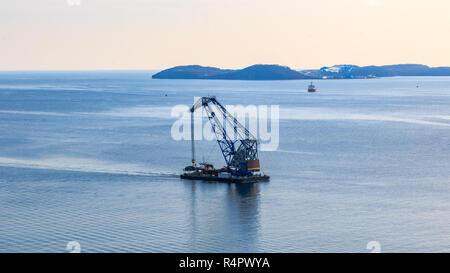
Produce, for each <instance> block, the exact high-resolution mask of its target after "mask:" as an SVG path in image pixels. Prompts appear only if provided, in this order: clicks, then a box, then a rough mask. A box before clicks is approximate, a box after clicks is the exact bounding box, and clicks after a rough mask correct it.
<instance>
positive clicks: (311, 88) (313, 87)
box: [308, 82, 316, 93]
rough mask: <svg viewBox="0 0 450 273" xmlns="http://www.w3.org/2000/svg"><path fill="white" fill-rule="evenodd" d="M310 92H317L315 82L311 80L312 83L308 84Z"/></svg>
mask: <svg viewBox="0 0 450 273" xmlns="http://www.w3.org/2000/svg"><path fill="white" fill-rule="evenodd" d="M308 92H310V93H314V92H316V87H315V86H314V84H313V83H312V82H311V84H310V85H309V86H308Z"/></svg>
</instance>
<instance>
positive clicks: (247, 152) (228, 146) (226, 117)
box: [190, 97, 260, 176]
mask: <svg viewBox="0 0 450 273" xmlns="http://www.w3.org/2000/svg"><path fill="white" fill-rule="evenodd" d="M213 106H214V107H215V110H213V108H212V107H213ZM201 107H203V109H204V110H205V112H206V114H207V117H208V120H209V122H210V123H211V127H212V130H213V132H214V134H215V135H216V140H217V143H218V145H219V147H220V150H221V152H222V155H223V157H224V159H225V162H226V164H227V170H228V172H229V173H231V174H232V175H234V176H252V175H253V173H254V172H258V171H260V164H259V158H258V140H257V139H256V138H255V137H254V136H253V135H252V134H251V133H250V131H249V130H248V129H247V128H245V126H243V125H242V124H241V123H239V121H238V120H237V119H236V118H235V117H234V116H233V115H231V114H230V113H229V112H228V111H227V110H226V108H225V107H224V106H223V105H222V104H220V103H219V102H218V101H217V100H216V98H215V97H203V98H201V99H199V100H198V101H197V102H196V103H195V104H194V105H193V106H192V108H191V109H190V112H191V115H192V116H193V113H194V112H195V110H197V109H199V108H201ZM216 113H218V114H221V115H222V116H223V120H222V121H221V120H219V118H218V115H217V114H216ZM191 122H192V123H193V118H191ZM224 124H225V125H224ZM226 124H229V125H232V126H233V130H232V131H234V135H235V137H234V138H233V137H231V136H230V135H228V132H227V130H226ZM191 128H193V124H191ZM192 130H193V129H192ZM191 136H192V161H193V164H194V165H195V147H194V138H193V133H191Z"/></svg>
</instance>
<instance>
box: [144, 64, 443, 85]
mask: <svg viewBox="0 0 450 273" xmlns="http://www.w3.org/2000/svg"><path fill="white" fill-rule="evenodd" d="M396 76H450V67H429V66H426V65H421V64H398V65H385V66H363V67H360V66H357V65H334V66H329V67H322V68H320V69H310V70H298V71H296V70H293V69H291V68H289V67H287V66H281V65H275V64H256V65H252V66H249V67H246V68H244V69H221V68H216V67H208V66H200V65H186V66H176V67H173V68H170V69H166V70H163V71H161V72H158V73H156V74H155V75H153V76H152V78H153V79H205V80H255V81H274V80H302V79H370V78H379V77H396Z"/></svg>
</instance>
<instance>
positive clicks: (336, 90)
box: [0, 72, 450, 252]
mask: <svg viewBox="0 0 450 273" xmlns="http://www.w3.org/2000/svg"><path fill="white" fill-rule="evenodd" d="M150 76H151V73H150V72H30V73H28V72H2V73H0V132H1V134H0V252H65V251H66V245H67V243H68V242H69V241H77V242H79V243H80V245H81V250H82V251H83V252H369V250H367V249H366V246H367V243H368V242H370V241H377V242H379V243H380V245H381V250H382V251H383V252H422V251H424V252H438V251H444V252H450V78H449V77H433V78H426V77H422V78H386V79H375V80H337V81H334V80H328V81H317V82H316V86H317V88H318V90H319V91H318V93H316V94H308V93H307V92H306V88H307V85H308V84H309V82H306V81H281V82H278V81H275V82H244V81H205V80H203V81H197V80H151V79H150ZM417 84H419V88H417V87H416V86H417ZM166 94H167V96H165V95H166ZM206 95H215V96H217V98H218V100H219V101H221V102H222V103H223V104H244V105H248V104H255V105H260V104H264V105H280V112H281V121H280V146H279V150H278V151H276V152H262V153H261V160H262V165H263V168H264V171H265V173H267V174H269V175H270V176H271V181H270V183H264V184H254V185H244V186H238V185H229V184H221V183H204V182H190V181H182V180H180V179H179V178H178V176H177V175H178V174H180V172H181V170H182V169H183V168H184V167H185V166H186V165H188V164H189V160H190V143H189V142H186V141H175V140H173V139H172V138H171V133H170V132H171V131H170V130H171V126H172V124H173V122H174V121H175V120H174V119H173V118H171V116H170V111H171V109H172V107H173V106H175V105H179V104H185V105H190V104H192V103H193V97H194V96H206ZM197 146H198V149H199V153H200V155H203V156H205V159H206V160H209V161H211V162H214V163H216V165H217V166H222V165H223V162H222V158H221V156H220V154H219V150H218V148H217V145H216V143H215V142H207V141H203V142H199V143H197Z"/></svg>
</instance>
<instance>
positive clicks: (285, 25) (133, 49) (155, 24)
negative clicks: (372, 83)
mask: <svg viewBox="0 0 450 273" xmlns="http://www.w3.org/2000/svg"><path fill="white" fill-rule="evenodd" d="M77 2H79V5H77ZM256 63H270V64H272V63H276V64H283V65H288V66H291V67H292V68H319V67H321V66H325V65H333V64H344V63H345V64H347V63H348V64H357V65H370V64H375V65H381V64H394V63H424V64H428V65H432V66H444V65H446V66H450V0H308V1H306V0H35V1H33V0H1V1H0V70H38V69H45V70H59V69H64V70H71V69H162V68H168V67H171V66H174V65H183V64H201V65H210V66H220V67H224V68H240V67H244V66H248V65H251V64H256Z"/></svg>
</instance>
